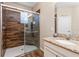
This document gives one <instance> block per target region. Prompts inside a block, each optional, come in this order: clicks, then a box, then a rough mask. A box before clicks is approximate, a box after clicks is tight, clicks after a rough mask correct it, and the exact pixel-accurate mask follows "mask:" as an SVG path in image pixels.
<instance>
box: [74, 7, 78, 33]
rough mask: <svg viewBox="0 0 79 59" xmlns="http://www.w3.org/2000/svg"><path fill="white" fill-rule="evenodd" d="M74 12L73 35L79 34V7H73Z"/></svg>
mask: <svg viewBox="0 0 79 59" xmlns="http://www.w3.org/2000/svg"><path fill="white" fill-rule="evenodd" d="M72 10H73V11H72V13H73V16H72V32H73V34H79V27H78V26H79V6H75V7H73V9H72Z"/></svg>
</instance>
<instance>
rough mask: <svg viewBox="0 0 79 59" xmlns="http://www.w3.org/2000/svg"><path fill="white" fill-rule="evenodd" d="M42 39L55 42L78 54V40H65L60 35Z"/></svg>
mask: <svg viewBox="0 0 79 59" xmlns="http://www.w3.org/2000/svg"><path fill="white" fill-rule="evenodd" d="M43 39H44V40H45V41H48V42H50V43H53V44H56V45H58V46H61V47H63V48H65V49H67V50H71V51H72V52H75V53H77V54H79V41H75V40H66V39H65V38H61V37H47V38H43Z"/></svg>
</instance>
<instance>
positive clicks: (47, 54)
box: [44, 47, 56, 57]
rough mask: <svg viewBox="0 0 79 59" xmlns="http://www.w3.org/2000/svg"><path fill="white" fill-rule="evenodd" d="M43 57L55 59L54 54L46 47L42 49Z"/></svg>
mask: <svg viewBox="0 0 79 59" xmlns="http://www.w3.org/2000/svg"><path fill="white" fill-rule="evenodd" d="M44 57H56V55H55V54H54V53H52V52H51V50H50V49H49V48H47V47H45V48H44Z"/></svg>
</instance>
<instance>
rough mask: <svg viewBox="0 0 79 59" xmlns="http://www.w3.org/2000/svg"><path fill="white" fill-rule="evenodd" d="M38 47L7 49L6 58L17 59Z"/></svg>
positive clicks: (27, 46)
mask: <svg viewBox="0 0 79 59" xmlns="http://www.w3.org/2000/svg"><path fill="white" fill-rule="evenodd" d="M36 49H37V47H36V46H33V45H22V46H18V47H13V48H8V49H6V52H5V55H4V57H16V56H18V55H21V54H24V53H27V52H30V51H33V50H36Z"/></svg>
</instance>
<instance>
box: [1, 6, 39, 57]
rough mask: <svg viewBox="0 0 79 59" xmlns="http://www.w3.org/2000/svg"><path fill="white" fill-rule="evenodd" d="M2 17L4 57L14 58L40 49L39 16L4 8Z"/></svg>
mask: <svg viewBox="0 0 79 59" xmlns="http://www.w3.org/2000/svg"><path fill="white" fill-rule="evenodd" d="M2 15H3V17H2V18H3V19H2V32H3V50H4V51H3V52H4V53H3V56H4V57H14V56H18V55H21V54H23V53H28V52H31V51H34V50H37V49H39V47H40V26H39V14H37V13H32V12H28V11H21V10H20V11H17V10H16V9H12V8H9V7H5V6H2ZM8 51H11V52H8ZM16 52H17V53H16Z"/></svg>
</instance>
